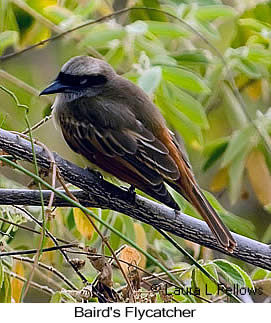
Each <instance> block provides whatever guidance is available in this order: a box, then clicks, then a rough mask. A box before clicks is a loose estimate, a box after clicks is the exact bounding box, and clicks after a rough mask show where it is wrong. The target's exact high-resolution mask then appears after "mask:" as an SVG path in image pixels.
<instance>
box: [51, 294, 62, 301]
mask: <svg viewBox="0 0 271 323" xmlns="http://www.w3.org/2000/svg"><path fill="white" fill-rule="evenodd" d="M61 299H62V295H61V292H56V293H54V295H53V296H52V297H51V300H50V303H61Z"/></svg>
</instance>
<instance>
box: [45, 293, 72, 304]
mask: <svg viewBox="0 0 271 323" xmlns="http://www.w3.org/2000/svg"><path fill="white" fill-rule="evenodd" d="M61 296H62V298H63V299H65V300H66V301H67V303H76V300H75V299H74V298H73V297H72V296H71V295H70V294H69V293H67V292H65V291H61ZM51 303H53V302H51ZM55 303H57V302H55Z"/></svg>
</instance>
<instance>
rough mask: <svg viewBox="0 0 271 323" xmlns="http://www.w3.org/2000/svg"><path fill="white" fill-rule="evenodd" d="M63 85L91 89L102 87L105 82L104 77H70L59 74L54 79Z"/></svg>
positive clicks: (99, 75) (70, 75)
mask: <svg viewBox="0 0 271 323" xmlns="http://www.w3.org/2000/svg"><path fill="white" fill-rule="evenodd" d="M56 79H57V80H58V81H60V82H61V84H63V85H71V86H76V87H92V86H98V85H103V84H105V83H106V82H107V78H106V77H105V76H104V75H101V74H96V75H72V74H66V73H63V72H60V73H59V74H58V76H57V78H56Z"/></svg>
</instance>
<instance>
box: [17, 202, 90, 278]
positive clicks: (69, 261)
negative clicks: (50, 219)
mask: <svg viewBox="0 0 271 323" xmlns="http://www.w3.org/2000/svg"><path fill="white" fill-rule="evenodd" d="M16 207H17V208H18V209H20V210H21V211H23V212H25V213H26V214H27V215H28V216H29V217H30V218H31V219H32V220H33V221H34V222H35V223H37V224H38V225H39V226H40V227H41V226H42V223H41V222H40V221H39V220H37V219H36V218H35V217H34V216H33V215H32V214H31V213H30V212H28V211H27V210H25V209H24V208H21V207H19V206H16ZM45 233H46V234H47V235H48V236H49V237H50V238H51V240H52V241H53V242H54V244H55V245H56V246H59V244H58V241H57V239H56V238H55V237H54V236H53V235H52V233H51V232H50V231H48V230H47V229H45ZM59 250H60V252H61V253H62V255H63V257H64V259H65V260H66V262H67V263H68V264H70V265H71V267H72V268H73V270H74V271H75V272H76V274H77V275H78V276H79V277H80V279H81V281H82V283H83V284H86V283H87V279H86V277H85V276H84V275H83V274H82V273H81V272H80V271H79V270H78V268H77V267H76V266H75V265H74V264H73V263H72V262H71V260H70V258H69V257H68V256H67V254H66V252H65V251H64V250H62V249H59Z"/></svg>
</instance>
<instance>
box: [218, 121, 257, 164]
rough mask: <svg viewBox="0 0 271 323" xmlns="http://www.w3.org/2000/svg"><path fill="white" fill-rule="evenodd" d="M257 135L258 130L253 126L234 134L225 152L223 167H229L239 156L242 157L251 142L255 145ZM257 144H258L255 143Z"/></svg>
mask: <svg viewBox="0 0 271 323" xmlns="http://www.w3.org/2000/svg"><path fill="white" fill-rule="evenodd" d="M255 135H256V130H255V128H254V127H253V126H248V127H246V128H244V129H242V130H239V131H236V132H234V134H233V136H232V138H231V140H230V142H229V145H228V147H227V149H226V151H225V154H224V157H223V161H222V164H221V167H226V166H228V165H229V164H230V163H231V162H232V161H233V159H235V158H236V157H238V155H240V154H241V152H242V151H244V150H245V148H246V147H247V146H248V145H249V143H250V142H251V143H253V144H254V141H255ZM255 144H257V143H256V142H255ZM251 148H252V147H251Z"/></svg>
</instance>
